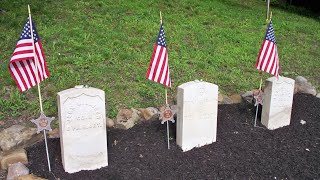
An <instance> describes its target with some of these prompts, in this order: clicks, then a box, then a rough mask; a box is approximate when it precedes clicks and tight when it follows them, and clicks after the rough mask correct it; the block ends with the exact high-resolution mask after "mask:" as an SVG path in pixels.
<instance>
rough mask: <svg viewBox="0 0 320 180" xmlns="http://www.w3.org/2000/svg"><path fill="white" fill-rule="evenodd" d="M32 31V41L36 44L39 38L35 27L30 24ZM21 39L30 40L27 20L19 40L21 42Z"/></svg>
mask: <svg viewBox="0 0 320 180" xmlns="http://www.w3.org/2000/svg"><path fill="white" fill-rule="evenodd" d="M32 31H33V39H34V42H35V43H36V42H38V41H39V40H40V38H39V35H38V32H37V29H36V26H35V25H34V23H33V22H32ZM22 39H31V33H30V21H29V18H28V19H27V22H26V24H25V25H24V27H23V29H22V32H21V35H20V38H19V40H22Z"/></svg>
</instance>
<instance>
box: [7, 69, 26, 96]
mask: <svg viewBox="0 0 320 180" xmlns="http://www.w3.org/2000/svg"><path fill="white" fill-rule="evenodd" d="M10 70H11V72H12V73H13V75H14V78H15V79H16V80H17V82H18V85H19V88H20V89H21V91H25V90H26V88H25V87H24V85H23V83H22V81H21V79H20V76H19V74H18V72H17V71H16V68H15V67H14V66H13V64H12V63H10Z"/></svg>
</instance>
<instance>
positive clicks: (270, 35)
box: [265, 21, 276, 44]
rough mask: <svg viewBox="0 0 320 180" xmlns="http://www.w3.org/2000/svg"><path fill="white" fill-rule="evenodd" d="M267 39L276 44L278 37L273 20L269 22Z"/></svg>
mask: <svg viewBox="0 0 320 180" xmlns="http://www.w3.org/2000/svg"><path fill="white" fill-rule="evenodd" d="M265 39H266V40H268V41H272V42H273V43H274V44H276V38H275V37H274V30H273V25H272V21H270V23H269V26H268V29H267V33H266V37H265Z"/></svg>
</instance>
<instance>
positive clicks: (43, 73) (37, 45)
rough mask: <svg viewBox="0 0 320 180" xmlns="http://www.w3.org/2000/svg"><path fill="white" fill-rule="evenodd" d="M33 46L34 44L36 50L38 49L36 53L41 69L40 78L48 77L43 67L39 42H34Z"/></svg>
mask: <svg viewBox="0 0 320 180" xmlns="http://www.w3.org/2000/svg"><path fill="white" fill-rule="evenodd" d="M35 46H36V51H38V53H37V55H39V58H38V60H39V63H40V66H41V71H42V76H41V77H42V78H41V80H44V79H46V78H47V77H48V75H47V73H46V70H45V67H44V58H43V56H42V52H41V48H40V46H39V43H35Z"/></svg>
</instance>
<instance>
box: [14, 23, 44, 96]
mask: <svg viewBox="0 0 320 180" xmlns="http://www.w3.org/2000/svg"><path fill="white" fill-rule="evenodd" d="M32 29H33V39H34V46H35V54H36V57H37V59H38V63H37V65H36V66H37V69H36V66H35V57H34V53H33V47H32V39H31V33H30V32H31V30H30V20H29V18H28V20H27V22H26V24H25V25H24V27H23V30H22V33H21V35H20V38H19V40H18V42H17V45H16V48H15V50H14V52H13V55H12V57H11V60H10V63H9V66H8V68H9V70H10V73H11V75H12V77H13V79H14V80H15V82H16V84H17V86H18V87H19V89H20V91H25V90H28V89H29V88H31V87H33V86H35V85H37V77H36V74H35V73H36V71H37V72H38V77H39V80H40V81H39V83H40V82H41V81H43V80H44V79H46V78H48V77H49V76H50V73H49V71H48V68H47V65H46V59H45V56H44V52H43V49H42V44H41V41H40V37H39V35H38V32H37V30H36V27H35V25H34V23H33V22H32Z"/></svg>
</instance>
